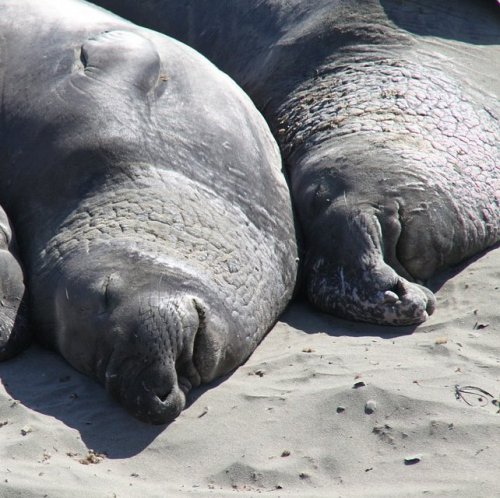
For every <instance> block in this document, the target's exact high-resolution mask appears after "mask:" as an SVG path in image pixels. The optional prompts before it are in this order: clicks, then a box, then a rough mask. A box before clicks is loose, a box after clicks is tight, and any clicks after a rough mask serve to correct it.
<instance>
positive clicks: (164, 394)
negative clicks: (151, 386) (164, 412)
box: [155, 391, 170, 403]
mask: <svg viewBox="0 0 500 498" xmlns="http://www.w3.org/2000/svg"><path fill="white" fill-rule="evenodd" d="M155 394H156V397H157V398H158V399H159V400H160V401H161V402H162V403H165V401H167V398H168V395H169V394H170V393H167V392H161V391H160V392H155Z"/></svg>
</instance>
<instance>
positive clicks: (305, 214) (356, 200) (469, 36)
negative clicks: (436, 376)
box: [98, 0, 500, 325]
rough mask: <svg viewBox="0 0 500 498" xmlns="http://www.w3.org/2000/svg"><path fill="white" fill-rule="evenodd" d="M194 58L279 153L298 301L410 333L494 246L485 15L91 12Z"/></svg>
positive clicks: (411, 6) (492, 84) (499, 213)
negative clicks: (438, 281) (461, 269)
mask: <svg viewBox="0 0 500 498" xmlns="http://www.w3.org/2000/svg"><path fill="white" fill-rule="evenodd" d="M98 3H100V4H101V5H103V6H105V7H108V8H111V9H114V10H116V11H117V12H119V13H120V14H121V15H123V16H125V17H130V18H132V19H134V20H135V21H136V22H138V23H140V24H144V25H147V26H149V27H153V28H154V29H158V30H161V31H163V32H165V33H168V34H170V35H171V36H174V37H175V38H179V39H181V40H183V41H185V42H186V43H188V44H190V45H192V46H193V47H194V48H195V49H197V50H199V51H201V52H202V53H204V54H205V55H207V56H208V57H209V58H210V59H211V60H212V61H213V62H215V63H216V64H217V65H218V66H219V67H220V68H221V69H222V70H224V71H226V72H227V73H228V74H229V75H230V76H232V77H233V78H234V79H235V80H236V81H237V82H238V83H239V84H240V85H242V87H243V88H244V89H245V90H246V91H247V92H248V94H249V95H250V96H251V97H252V99H253V100H254V102H255V103H256V104H257V107H258V108H259V109H260V110H261V111H262V112H263V114H264V116H265V117H266V118H267V120H268V122H269V124H270V125H271V129H272V130H273V132H274V134H275V136H276V137H277V138H278V142H279V143H280V146H281V150H282V152H283V155H284V159H285V162H286V165H287V168H288V172H289V177H290V182H291V190H292V198H293V201H294V204H295V208H296V211H297V215H298V218H299V220H300V222H301V225H302V229H303V234H304V243H305V247H304V252H305V255H304V267H303V270H304V276H305V282H306V286H307V292H308V295H309V298H310V300H311V301H312V302H313V303H314V304H316V305H317V306H319V307H320V308H321V309H323V310H326V311H329V312H332V313H335V314H338V315H340V316H343V317H347V318H351V319H355V320H362V321H368V322H375V323H381V324H394V325H405V324H412V323H418V322H421V321H423V320H425V319H426V318H427V316H428V315H429V314H430V313H432V311H433V309H434V297H433V295H432V293H431V292H430V291H429V290H428V289H426V288H425V287H422V286H420V285H418V284H417V283H415V282H416V281H425V280H426V279H427V278H429V277H430V276H431V275H432V274H434V273H435V272H437V271H439V270H440V269H442V268H444V267H446V266H449V265H453V264H455V263H458V262H459V261H461V260H463V259H465V258H467V257H469V256H471V255H473V254H475V253H477V252H479V251H481V250H483V249H485V248H487V247H489V246H491V245H493V244H495V243H496V242H497V241H498V240H499V239H500V227H499V224H500V221H499V220H500V208H499V195H500V187H499V185H498V182H499V177H500V171H499V164H498V160H499V153H498V148H497V147H498V137H499V136H500V132H499V128H498V116H499V101H498V95H499V94H500V74H499V72H498V70H497V68H496V66H495V64H493V61H495V60H499V58H500V39H499V38H500V19H499V15H500V13H499V12H498V5H497V2H495V1H493V0H490V1H480V2H469V1H467V0H458V1H456V2H452V3H450V2H447V1H444V0H442V1H438V2H436V1H431V0H414V1H412V2H401V1H399V0H366V1H362V2H361V1H358V0H338V1H332V0H308V1H305V0H261V1H259V2H255V1H252V0H239V1H237V2H225V1H222V0H154V1H153V0H144V1H141V2H136V1H135V0H99V2H98Z"/></svg>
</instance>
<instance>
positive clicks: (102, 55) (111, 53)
mask: <svg viewBox="0 0 500 498" xmlns="http://www.w3.org/2000/svg"><path fill="white" fill-rule="evenodd" d="M80 59H81V61H82V64H83V68H84V74H85V75H86V76H88V77H90V78H93V79H96V80H98V81H102V82H105V83H107V84H109V85H110V86H112V87H118V88H120V87H124V86H125V87H127V88H130V87H136V88H137V89H138V90H139V91H141V92H143V93H148V92H149V91H151V90H152V89H153V88H155V86H156V84H157V82H158V80H159V77H160V55H159V54H158V51H157V50H156V48H155V46H154V45H153V43H152V42H150V41H149V40H148V39H147V38H144V37H143V36H141V35H138V34H136V33H133V32H132V31H119V30H116V31H106V32H104V33H101V34H99V35H97V36H95V37H94V38H90V39H89V40H87V41H86V42H85V43H84V44H83V45H82V47H81V53H80Z"/></svg>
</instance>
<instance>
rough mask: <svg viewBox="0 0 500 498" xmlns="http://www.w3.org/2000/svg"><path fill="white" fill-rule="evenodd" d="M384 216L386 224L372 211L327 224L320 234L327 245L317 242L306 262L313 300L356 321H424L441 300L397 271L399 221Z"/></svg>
mask: <svg viewBox="0 0 500 498" xmlns="http://www.w3.org/2000/svg"><path fill="white" fill-rule="evenodd" d="M381 218H382V221H383V222H384V223H381V222H380V220H379V219H378V217H377V216H376V215H375V214H374V213H371V212H370V210H369V209H368V208H364V209H363V208H362V209H359V210H353V211H352V212H348V213H346V212H345V211H344V210H342V209H338V210H336V211H331V212H330V213H328V214H327V216H326V217H325V220H326V222H327V223H325V224H324V225H323V229H322V230H318V232H319V233H321V235H322V241H323V243H324V244H326V246H323V245H322V244H317V245H318V247H316V248H315V249H316V250H315V251H314V252H310V254H309V255H308V261H307V262H306V266H307V293H308V296H309V300H310V301H311V302H312V303H313V304H314V305H315V306H317V307H319V308H320V309H322V310H323V311H326V312H328V313H332V314H334V315H338V316H341V317H343V318H348V319H351V320H356V321H361V322H369V323H377V324H381V325H412V324H417V323H421V322H423V321H425V320H426V319H427V318H428V316H429V315H431V314H432V313H433V311H434V308H435V297H434V295H433V293H432V292H431V291H430V290H429V289H427V288H425V287H423V286H421V285H418V284H416V283H414V282H411V281H409V280H408V279H407V278H404V277H403V276H401V275H400V274H399V273H404V275H405V276H407V275H409V274H408V272H406V271H401V272H399V273H398V272H397V271H396V270H397V269H399V267H400V266H401V265H399V264H398V265H395V264H394V263H395V262H396V259H395V254H396V251H395V244H396V242H397V236H398V234H399V233H400V232H401V230H400V228H399V227H398V222H397V220H396V219H393V220H392V221H393V222H392V223H389V222H388V219H387V218H388V213H387V212H386V213H384V214H383V215H382V217H381ZM332 227H333V230H332ZM329 229H330V233H332V236H331V238H330V239H329V240H328V236H327V235H325V234H327V233H328V230H329ZM325 239H326V240H325ZM325 254H328V256H329V257H324V255H325ZM389 265H391V266H389ZM392 266H394V268H393V267H392ZM403 270H404V269H403ZM410 278H411V277H410Z"/></svg>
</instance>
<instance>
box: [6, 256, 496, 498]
mask: <svg viewBox="0 0 500 498" xmlns="http://www.w3.org/2000/svg"><path fill="white" fill-rule="evenodd" d="M432 288H433V289H435V290H437V301H438V308H437V311H436V312H435V314H434V315H433V316H432V317H431V318H430V319H429V320H428V321H427V322H426V323H424V324H422V325H420V326H418V327H400V328H388V327H378V326H373V325H365V324H359V323H351V322H347V321H343V320H339V319H335V318H333V317H330V316H328V315H325V314H321V313H318V312H316V311H315V310H313V309H312V308H310V307H309V306H308V305H307V304H305V303H302V302H297V303H294V304H293V305H292V306H290V308H289V310H288V311H287V312H286V313H285V315H284V316H283V317H282V320H281V321H280V322H279V323H278V324H277V325H276V326H275V327H274V329H273V330H272V331H271V332H270V333H269V334H268V336H267V337H266V338H265V339H264V341H263V342H262V343H261V345H260V346H259V347H258V349H257V350H256V351H255V353H254V354H253V355H252V356H251V357H250V359H249V360H248V361H247V363H246V364H245V365H244V366H242V367H241V368H239V369H238V370H236V371H235V372H234V373H233V374H232V375H230V376H228V377H226V378H223V379H221V380H220V381H219V382H217V383H216V384H213V385H210V386H208V387H207V388H203V389H198V390H196V391H195V392H194V393H193V396H192V398H191V400H190V405H189V407H188V408H187V409H186V410H185V411H184V412H183V413H182V414H181V416H180V417H179V418H178V419H177V420H176V421H175V422H174V423H172V424H171V425H169V426H168V427H165V426H160V427H155V426H148V425H145V424H143V423H140V422H137V421H136V420H134V419H133V418H131V417H130V416H129V415H127V413H125V411H124V410H123V409H122V408H121V407H120V406H118V405H117V404H116V403H115V402H113V401H112V400H110V398H109V397H108V396H107V394H106V393H105V391H104V389H103V388H102V387H101V386H100V385H98V384H96V383H95V382H94V381H92V380H90V379H88V378H86V377H84V376H82V375H80V374H79V373H77V372H76V371H75V370H74V369H73V368H71V367H70V366H68V365H67V364H66V363H65V362H64V360H63V359H62V358H61V357H59V356H58V355H56V354H54V353H52V352H49V351H46V350H43V349H41V348H40V347H38V346H36V345H35V346H32V347H31V348H30V349H29V350H28V351H26V352H25V353H24V354H22V355H21V356H19V357H18V358H16V359H14V360H11V361H9V362H6V363H3V364H0V379H1V384H0V497H2V498H13V497H23V498H28V497H50V498H65V497H69V496H72V497H106V498H108V497H109V498H111V497H119V498H124V497H169V498H170V497H177V496H200V497H205V496H215V497H217V496H221V497H226V496H248V497H253V496H256V497H257V496H259V497H260V496H262V497H264V496H266V497H267V496H269V497H289V496H290V497H301V498H302V497H311V498H316V497H337V496H338V497H351V496H353V497H356V496H366V497H376V496H380V497H391V496H398V497H402V496H438V497H443V496H454V497H457V496H463V497H468V498H470V497H483V496H484V497H486V496H487V497H493V496H500V480H499V475H500V445H499V444H498V441H499V440H500V414H499V413H498V411H499V405H498V399H499V397H500V249H495V250H493V251H490V252H489V253H487V254H485V255H483V256H482V257H480V258H478V259H476V260H475V261H473V262H472V263H470V264H469V265H468V266H465V267H464V268H462V269H461V271H459V272H456V271H455V272H450V273H449V274H447V275H445V276H442V277H440V278H439V279H436V280H435V281H434V282H433V285H432Z"/></svg>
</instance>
